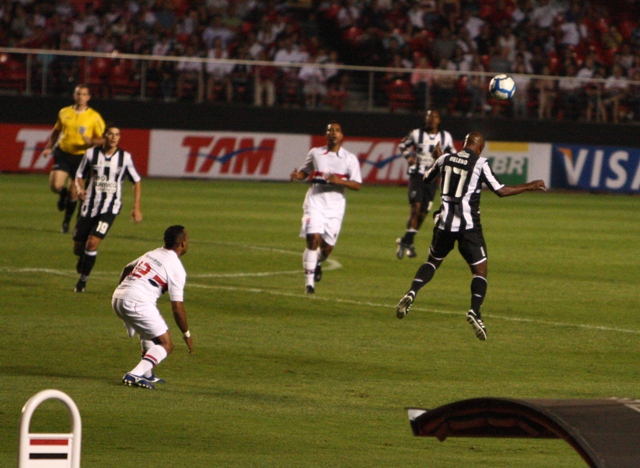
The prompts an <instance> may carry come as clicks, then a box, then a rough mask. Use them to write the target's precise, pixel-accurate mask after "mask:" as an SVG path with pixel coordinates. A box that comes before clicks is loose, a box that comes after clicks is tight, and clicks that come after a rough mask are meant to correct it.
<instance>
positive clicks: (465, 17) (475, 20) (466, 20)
mask: <svg viewBox="0 0 640 468" xmlns="http://www.w3.org/2000/svg"><path fill="white" fill-rule="evenodd" d="M460 25H461V27H462V28H464V29H466V30H467V31H469V35H470V36H471V39H472V40H474V41H475V40H476V39H477V38H478V37H479V36H480V32H481V31H482V27H483V26H484V25H485V22H484V20H483V19H482V18H480V17H479V16H476V15H473V14H472V13H471V10H469V8H464V9H463V10H462V18H461V20H460Z"/></svg>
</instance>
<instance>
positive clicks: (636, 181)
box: [631, 164, 640, 190]
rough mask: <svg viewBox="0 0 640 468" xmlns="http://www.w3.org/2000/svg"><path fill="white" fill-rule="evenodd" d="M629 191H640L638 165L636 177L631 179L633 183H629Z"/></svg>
mask: <svg viewBox="0 0 640 468" xmlns="http://www.w3.org/2000/svg"><path fill="white" fill-rule="evenodd" d="M631 190H640V164H638V168H637V169H636V175H635V177H634V178H633V182H631Z"/></svg>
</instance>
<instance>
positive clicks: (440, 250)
mask: <svg viewBox="0 0 640 468" xmlns="http://www.w3.org/2000/svg"><path fill="white" fill-rule="evenodd" d="M456 241H457V242H458V252H460V255H462V257H463V258H464V259H465V261H466V262H467V263H468V264H469V265H476V264H478V263H482V262H483V261H484V260H486V259H487V244H486V243H485V242H484V236H483V235H482V229H473V230H471V231H461V232H449V231H445V230H443V229H439V228H437V227H436V228H434V229H433V240H432V241H431V248H430V252H431V256H433V257H434V258H436V259H438V260H443V259H444V258H445V257H446V256H447V255H448V254H449V252H451V250H453V246H454V244H455V243H456Z"/></svg>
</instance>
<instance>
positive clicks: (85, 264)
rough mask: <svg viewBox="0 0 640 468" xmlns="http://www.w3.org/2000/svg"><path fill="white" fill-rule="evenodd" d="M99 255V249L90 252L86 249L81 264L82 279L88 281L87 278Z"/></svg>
mask: <svg viewBox="0 0 640 468" xmlns="http://www.w3.org/2000/svg"><path fill="white" fill-rule="evenodd" d="M97 256H98V251H96V250H94V251H92V252H90V251H87V250H85V252H84V255H83V256H82V257H83V258H82V265H80V279H81V280H82V281H87V278H89V275H90V274H91V270H92V269H93V265H95V264H96V257H97Z"/></svg>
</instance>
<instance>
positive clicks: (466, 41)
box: [456, 28, 477, 62]
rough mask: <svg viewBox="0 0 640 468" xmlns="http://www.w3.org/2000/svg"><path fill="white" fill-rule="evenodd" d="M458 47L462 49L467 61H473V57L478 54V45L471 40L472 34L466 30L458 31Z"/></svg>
mask: <svg viewBox="0 0 640 468" xmlns="http://www.w3.org/2000/svg"><path fill="white" fill-rule="evenodd" d="M456 46H458V47H460V49H462V53H463V54H464V56H465V59H466V60H468V61H469V62H472V61H473V56H474V55H476V54H477V45H476V43H475V41H474V40H473V39H471V34H469V30H468V29H466V28H461V29H460V31H458V40H457V41H456Z"/></svg>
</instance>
